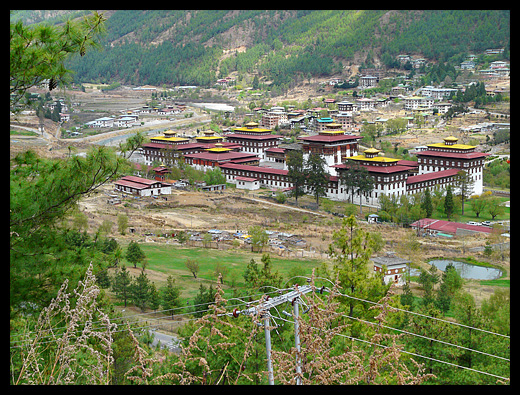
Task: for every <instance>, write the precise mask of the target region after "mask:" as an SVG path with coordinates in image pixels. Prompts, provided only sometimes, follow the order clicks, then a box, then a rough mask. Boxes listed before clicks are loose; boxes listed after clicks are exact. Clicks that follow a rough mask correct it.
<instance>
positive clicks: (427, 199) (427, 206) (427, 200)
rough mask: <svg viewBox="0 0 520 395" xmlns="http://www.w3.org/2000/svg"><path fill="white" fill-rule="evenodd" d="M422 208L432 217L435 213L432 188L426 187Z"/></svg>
mask: <svg viewBox="0 0 520 395" xmlns="http://www.w3.org/2000/svg"><path fill="white" fill-rule="evenodd" d="M421 208H422V209H423V210H424V211H426V217H427V218H430V217H431V215H432V213H433V205H432V197H431V195H430V188H426V191H425V192H424V197H423V201H422V203H421Z"/></svg>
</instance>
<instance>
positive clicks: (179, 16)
mask: <svg viewBox="0 0 520 395" xmlns="http://www.w3.org/2000/svg"><path fill="white" fill-rule="evenodd" d="M36 13H37V14H36ZM69 15H71V16H72V17H76V16H77V15H78V12H74V11H71V13H70V14H69ZM66 16H67V14H66V13H65V14H56V13H54V14H53V13H50V14H49V18H50V21H51V23H59V21H60V18H64V17H66ZM105 16H106V17H107V18H108V20H107V22H106V28H107V31H106V34H105V36H104V37H103V39H102V42H101V43H102V46H103V50H102V51H91V52H89V53H87V54H86V55H85V56H83V57H80V56H77V57H76V58H74V59H72V60H71V61H70V62H69V64H68V67H70V68H71V69H72V70H74V71H75V72H76V74H75V80H76V82H92V81H99V82H114V81H119V82H121V83H127V84H138V85H141V84H152V85H163V84H165V85H202V86H207V85H211V84H213V83H214V82H215V81H216V79H217V78H221V77H224V76H226V75H228V74H229V73H230V72H233V71H236V72H238V73H257V74H258V75H259V77H265V79H267V80H269V81H272V83H273V85H275V86H280V87H282V86H284V85H285V86H287V85H289V84H293V83H297V82H299V81H302V80H305V79H308V78H311V77H326V76H331V75H338V74H340V73H341V71H342V70H343V67H344V66H346V65H348V64H350V63H352V62H355V63H357V64H364V65H366V66H369V65H373V64H376V63H377V64H381V65H382V66H386V67H393V66H395V58H396V56H397V55H398V54H401V53H407V54H415V55H420V56H422V57H425V58H427V59H428V60H430V61H432V62H446V61H449V60H451V59H459V58H462V57H464V56H465V55H467V54H469V53H480V52H483V51H484V50H485V49H487V48H496V47H505V48H506V51H505V55H504V56H506V57H508V56H509V40H510V12H509V11H508V10H498V11H497V10H482V11H481V10H424V11H417V10H397V11H396V10H392V11H388V10H319V11H312V10H302V11H297V10H289V11H283V10H268V11H257V10H234V11H230V10H195V11H193V10H191V11H190V10H171V11H168V10H151V11H145V10H118V11H106V12H105ZM13 18H24V19H25V20H26V21H29V22H40V21H42V20H45V19H46V18H45V15H42V13H41V12H37V11H20V12H14V13H13V14H12V15H11V19H13ZM238 47H241V48H244V47H245V51H241V52H235V51H232V50H233V49H236V48H238ZM230 50H231V51H230ZM226 51H227V52H228V54H227V55H225V53H226Z"/></svg>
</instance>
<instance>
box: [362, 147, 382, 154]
mask: <svg viewBox="0 0 520 395" xmlns="http://www.w3.org/2000/svg"><path fill="white" fill-rule="evenodd" d="M380 152H381V150H380V149H377V148H374V147H370V148H367V149H366V150H365V151H364V154H378V153H380Z"/></svg>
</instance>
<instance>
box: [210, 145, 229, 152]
mask: <svg viewBox="0 0 520 395" xmlns="http://www.w3.org/2000/svg"><path fill="white" fill-rule="evenodd" d="M206 151H208V152H227V151H231V148H224V147H223V145H222V143H216V144H215V147H213V148H206Z"/></svg>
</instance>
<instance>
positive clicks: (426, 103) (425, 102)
mask: <svg viewBox="0 0 520 395" xmlns="http://www.w3.org/2000/svg"><path fill="white" fill-rule="evenodd" d="M433 103H434V100H433V98H431V97H424V96H410V97H406V98H405V99H404V108H405V110H420V109H430V108H432V107H433Z"/></svg>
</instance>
